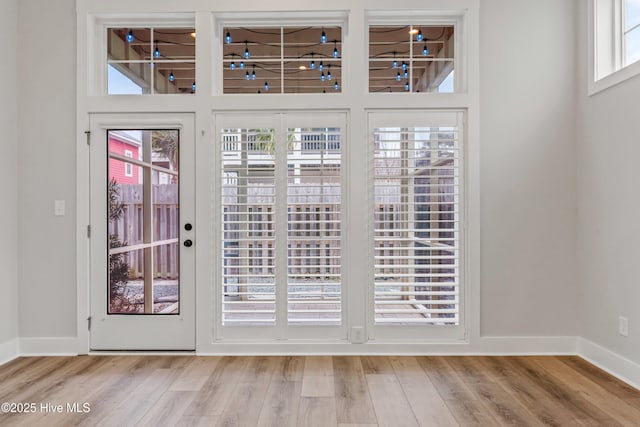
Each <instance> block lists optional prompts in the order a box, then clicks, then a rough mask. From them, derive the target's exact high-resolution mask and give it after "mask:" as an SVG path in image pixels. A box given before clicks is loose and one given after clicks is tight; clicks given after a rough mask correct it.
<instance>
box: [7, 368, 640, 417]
mask: <svg viewBox="0 0 640 427" xmlns="http://www.w3.org/2000/svg"><path fill="white" fill-rule="evenodd" d="M2 402H13V403H16V404H17V403H22V404H25V403H35V404H36V412H35V413H28V414H24V413H22V414H0V425H2V426H6V425H11V426H12V425H25V426H40V425H42V426H73V425H84V426H94V425H100V426H102V425H104V426H134V425H142V426H171V425H179V426H213V425H218V426H242V427H245V426H247V427H250V426H278V427H280V426H321V427H326V426H336V425H343V426H348V425H350V426H354V425H363V426H375V425H380V426H393V427H398V426H417V425H420V426H457V425H460V426H472V425H478V426H494V425H498V426H502V425H515V426H528V425H550V426H563V427H564V426H574V425H576V426H621V425H622V426H640V391H638V390H636V389H634V388H632V387H629V386H628V385H625V384H624V383H622V382H620V381H618V380H616V379H615V378H613V377H611V376H609V375H608V374H606V373H604V372H603V371H601V370H599V369H597V368H595V367H594V366H592V365H590V364H588V363H586V362H585V361H583V360H582V359H580V358H577V357H364V356H363V357H348V356H333V357H331V356H317V357H195V356H193V357H189V356H79V357H34V358H20V359H17V360H14V361H12V362H10V363H8V364H6V365H4V366H0V403H2ZM74 402H77V403H78V404H79V405H78V409H84V408H83V406H82V404H83V403H85V402H86V403H88V404H89V405H90V412H87V413H67V408H66V405H67V403H74ZM47 403H50V404H51V406H49V408H52V407H55V405H63V413H62V414H58V413H46V411H43V409H42V407H41V404H44V405H46V404H47ZM14 409H17V407H16V406H15V405H14Z"/></svg>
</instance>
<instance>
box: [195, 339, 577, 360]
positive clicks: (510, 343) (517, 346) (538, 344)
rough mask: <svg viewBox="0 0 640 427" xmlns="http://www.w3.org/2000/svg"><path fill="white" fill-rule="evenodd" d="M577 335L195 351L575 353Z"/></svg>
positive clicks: (233, 345)
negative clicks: (469, 341)
mask: <svg viewBox="0 0 640 427" xmlns="http://www.w3.org/2000/svg"><path fill="white" fill-rule="evenodd" d="M576 347H577V338H576V337H571V336H570V337H564V336H560V337H482V338H479V339H478V340H477V341H476V342H471V343H466V342H437V343H429V342H423V343H416V342H411V343H409V342H390V341H375V340H374V341H369V342H367V343H364V344H350V343H348V342H345V341H342V342H338V341H335V342H323V343H317V342H316V343H314V342H308V341H307V342H305V341H303V340H289V341H285V342H283V341H264V342H261V343H256V342H242V341H220V342H215V343H208V344H205V345H198V348H197V349H196V354H198V355H203V356H204V355H229V356H230V355H245V356H249V355H332V354H335V355H398V356H403V355H406V356H416V355H424V356H449V355H450V356H456V355H457V356H463V355H467V356H482V355H487V356H508V355H528V356H531V355H575V354H576Z"/></svg>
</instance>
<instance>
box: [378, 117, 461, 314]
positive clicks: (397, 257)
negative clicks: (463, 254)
mask: <svg viewBox="0 0 640 427" xmlns="http://www.w3.org/2000/svg"><path fill="white" fill-rule="evenodd" d="M373 144H374V150H375V151H374V153H375V157H374V177H375V181H374V195H375V205H374V213H373V215H374V224H375V225H374V232H375V237H374V244H375V247H374V249H375V255H374V262H375V269H374V277H375V278H374V292H375V321H376V324H423V325H457V324H458V322H459V316H458V311H459V299H458V296H459V264H458V263H459V261H458V259H459V247H458V244H459V235H458V234H459V224H458V215H459V212H460V210H459V203H458V202H459V201H458V197H459V184H458V182H459V179H458V170H459V154H458V153H459V148H458V133H457V129H455V128H437V127H436V128H417V127H414V128H377V129H375V132H374V141H373Z"/></svg>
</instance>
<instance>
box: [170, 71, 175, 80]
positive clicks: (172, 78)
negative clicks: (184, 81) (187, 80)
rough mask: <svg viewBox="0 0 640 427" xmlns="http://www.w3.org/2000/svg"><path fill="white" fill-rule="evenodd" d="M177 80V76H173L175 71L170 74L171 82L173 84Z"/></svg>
mask: <svg viewBox="0 0 640 427" xmlns="http://www.w3.org/2000/svg"><path fill="white" fill-rule="evenodd" d="M175 79H176V76H174V75H173V71H172V72H171V74H169V81H170V82H173V81H174V80H175Z"/></svg>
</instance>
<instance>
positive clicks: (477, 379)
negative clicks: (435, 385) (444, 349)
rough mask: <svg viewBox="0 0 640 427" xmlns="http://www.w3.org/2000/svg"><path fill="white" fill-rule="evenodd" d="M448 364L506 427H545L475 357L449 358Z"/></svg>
mask: <svg viewBox="0 0 640 427" xmlns="http://www.w3.org/2000/svg"><path fill="white" fill-rule="evenodd" d="M446 362H447V363H449V365H450V366H451V367H452V368H453V370H454V371H455V372H456V374H457V375H458V376H459V377H460V378H461V379H462V381H464V382H465V383H466V384H467V385H468V386H469V388H470V389H471V390H472V391H473V392H475V393H476V394H477V395H478V396H479V398H480V399H481V400H482V401H483V402H484V403H485V405H486V406H487V407H488V408H489V409H490V410H491V411H492V413H493V414H494V417H495V418H496V419H497V420H498V421H499V422H500V423H501V424H505V425H515V426H543V425H544V423H543V422H542V421H540V420H539V419H537V417H535V415H534V414H533V413H532V412H531V411H529V410H528V409H527V408H526V407H525V406H524V405H522V404H521V403H520V402H519V401H518V400H517V399H514V398H513V396H512V395H511V394H510V393H509V392H508V391H507V390H506V389H505V388H504V387H502V385H500V384H499V383H498V382H496V381H495V380H494V378H493V376H492V375H487V374H486V370H484V369H482V367H480V366H479V364H478V359H477V358H475V357H449V358H447V360H446Z"/></svg>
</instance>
